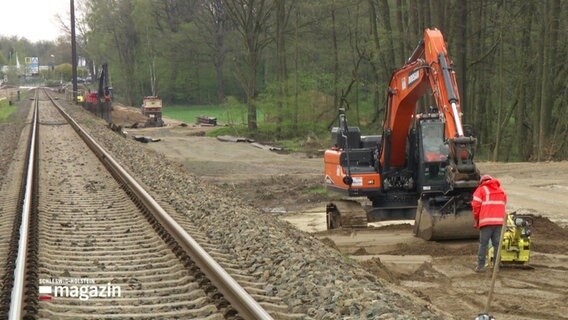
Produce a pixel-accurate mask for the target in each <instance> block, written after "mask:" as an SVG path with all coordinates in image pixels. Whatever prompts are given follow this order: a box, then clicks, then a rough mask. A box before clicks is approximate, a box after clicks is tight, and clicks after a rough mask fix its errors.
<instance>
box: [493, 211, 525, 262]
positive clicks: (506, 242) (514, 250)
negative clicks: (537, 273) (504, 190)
mask: <svg viewBox="0 0 568 320" xmlns="http://www.w3.org/2000/svg"><path fill="white" fill-rule="evenodd" d="M532 223H533V220H532V217H531V216H527V215H520V214H516V213H515V212H513V213H508V214H507V226H506V228H505V232H504V234H503V243H502V245H501V263H502V264H503V265H504V266H507V265H524V264H526V263H527V262H528V261H529V255H530V244H531V226H532ZM493 250H494V248H493V247H491V248H489V250H488V252H487V260H486V261H488V263H489V264H492V263H493Z"/></svg>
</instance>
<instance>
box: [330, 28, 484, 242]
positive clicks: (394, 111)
mask: <svg viewBox="0 0 568 320" xmlns="http://www.w3.org/2000/svg"><path fill="white" fill-rule="evenodd" d="M429 92H431V95H432V98H433V100H434V102H435V104H436V106H435V107H426V106H420V103H419V102H421V101H422V102H423V100H424V99H422V98H423V97H424V96H426V94H427V93H429ZM461 112H462V111H461V106H460V99H459V93H458V87H457V83H456V78H455V73H454V71H453V70H452V69H451V63H450V59H449V58H448V53H447V49H446V46H445V43H444V39H443V36H442V34H441V32H440V31H439V30H437V29H426V30H425V32H424V39H423V40H422V41H420V43H419V44H418V46H417V48H416V49H415V50H414V52H413V53H412V55H411V57H410V58H409V59H408V61H407V63H406V64H405V65H404V66H403V67H402V68H400V69H398V70H396V71H395V72H394V73H393V75H392V77H391V80H390V83H389V88H388V97H387V105H386V109H385V119H384V122H383V129H382V135H376V136H361V133H360V131H359V128H357V127H349V126H348V125H347V120H346V118H345V114H344V112H343V111H342V110H340V115H339V126H338V127H335V128H333V129H332V140H333V143H334V144H335V145H334V147H332V148H331V149H329V150H327V151H326V152H325V155H324V162H325V181H326V186H327V188H328V189H329V190H333V191H338V192H340V193H341V194H342V195H344V196H347V198H343V199H339V200H336V201H332V202H331V203H329V204H328V205H327V227H328V229H333V228H338V227H341V226H349V227H364V226H366V225H367V222H373V221H380V220H396V219H415V228H414V231H415V233H416V235H418V236H420V237H422V238H424V239H426V240H435V239H462V238H475V237H477V236H478V231H477V230H476V229H475V228H473V215H472V212H471V211H472V209H471V205H470V203H471V199H472V194H473V191H474V190H475V188H476V187H477V185H478V181H479V171H478V169H477V168H476V166H475V164H474V162H473V156H474V153H473V149H474V146H475V144H476V139H475V138H474V137H472V136H471V132H468V131H467V130H466V131H464V128H463V125H462V122H461ZM354 197H364V198H367V199H368V200H369V201H370V203H371V205H370V206H367V208H363V207H362V206H361V203H360V202H359V201H356V200H355V198H354Z"/></svg>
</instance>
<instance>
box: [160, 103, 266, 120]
mask: <svg viewBox="0 0 568 320" xmlns="http://www.w3.org/2000/svg"><path fill="white" fill-rule="evenodd" d="M163 113H164V116H166V117H168V118H172V119H176V120H180V121H184V122H187V123H195V122H196V118H197V117H198V116H207V117H215V118H217V122H218V123H223V124H236V125H238V124H243V123H246V117H247V112H246V106H244V105H240V106H226V105H206V106H204V105H200V106H164V110H163ZM259 119H260V116H259Z"/></svg>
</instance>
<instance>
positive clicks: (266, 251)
mask: <svg viewBox="0 0 568 320" xmlns="http://www.w3.org/2000/svg"><path fill="white" fill-rule="evenodd" d="M62 103H63V102H62ZM67 110H68V112H69V113H70V114H71V115H72V116H73V117H74V118H75V119H76V120H77V121H78V122H79V123H80V124H81V126H83V127H84V128H85V129H86V130H87V131H88V132H90V134H91V135H92V136H93V137H94V138H95V139H96V140H97V141H98V142H99V143H100V144H101V145H102V146H103V147H104V148H105V149H106V150H107V151H109V152H110V153H111V154H112V155H113V156H114V157H115V159H116V160H118V161H119V162H120V163H121V164H122V165H123V166H125V167H127V168H128V169H129V170H130V172H131V173H132V174H133V175H134V176H135V178H136V179H138V180H139V181H141V182H142V183H143V184H145V185H146V186H148V187H149V188H150V189H151V190H152V193H153V194H154V195H155V197H156V198H157V200H158V201H159V202H167V203H168V204H169V205H170V206H172V207H174V208H175V209H176V210H177V212H176V213H173V214H174V218H176V219H186V220H188V221H191V222H192V223H193V224H195V225H197V226H200V228H202V230H203V232H204V233H205V234H207V235H208V236H209V237H210V238H211V239H212V240H213V241H215V242H217V243H221V246H222V247H224V248H225V249H227V250H230V251H232V252H234V253H235V254H237V255H238V256H239V257H241V258H242V261H243V262H244V265H245V266H246V267H247V268H248V270H249V271H250V272H251V274H255V275H257V276H258V277H259V278H261V279H262V280H264V281H265V282H266V283H267V285H266V287H265V291H266V293H267V294H269V295H274V296H278V297H280V298H282V299H283V300H284V301H285V302H287V303H288V305H289V306H290V310H289V311H290V312H293V313H304V314H307V315H309V316H310V317H313V318H316V319H449V318H451V317H449V316H448V315H444V314H443V313H441V312H440V311H437V310H434V309H433V307H432V306H431V305H430V304H428V303H427V302H425V301H423V300H420V299H418V298H417V297H415V296H412V295H410V294H408V293H407V292H406V291H404V290H403V289H400V288H398V287H395V286H394V285H392V284H389V283H387V282H385V281H382V280H378V279H377V278H375V277H374V276H372V275H371V274H370V273H368V272H367V271H365V270H364V269H363V268H362V267H361V266H360V265H359V264H358V263H357V262H355V261H353V260H350V259H349V258H348V257H346V256H343V255H341V254H340V253H338V252H337V251H334V250H333V249H331V248H329V247H327V246H326V245H324V244H323V243H321V242H320V241H318V240H317V239H316V238H314V237H312V236H311V235H309V234H307V233H304V232H302V231H299V230H297V229H296V228H295V227H293V226H292V225H291V224H289V223H287V222H283V221H280V220H278V219H277V218H276V217H274V216H273V215H270V214H266V213H263V212H262V211H261V210H260V209H257V208H254V207H251V206H249V205H247V204H245V201H243V200H241V199H239V198H237V197H236V196H234V195H232V194H231V193H230V192H229V191H226V190H224V189H221V188H218V187H216V186H213V185H208V184H206V183H204V182H202V181H201V180H200V179H199V178H198V177H196V176H193V175H191V174H189V173H188V172H187V171H186V170H185V169H184V168H183V166H182V165H180V164H177V163H174V162H172V161H169V160H167V159H166V158H165V157H164V156H162V155H160V154H157V153H155V152H152V151H148V150H146V149H143V148H141V145H140V143H139V142H135V141H134V140H130V139H125V138H123V137H122V136H120V135H119V134H117V133H115V132H112V131H111V130H108V129H106V128H105V127H104V126H105V123H104V122H103V121H102V120H99V119H95V118H94V117H93V116H91V115H90V114H88V113H87V112H86V111H83V110H82V109H80V108H79V107H77V106H69V107H67ZM190 147H191V146H188V148H190Z"/></svg>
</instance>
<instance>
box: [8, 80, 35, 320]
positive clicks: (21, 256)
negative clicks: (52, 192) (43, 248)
mask: <svg viewBox="0 0 568 320" xmlns="http://www.w3.org/2000/svg"><path fill="white" fill-rule="evenodd" d="M38 97H39V90H38V91H36V94H35V101H34V115H33V120H32V130H31V136H30V140H29V141H30V142H29V143H30V145H29V152H28V159H27V160H28V165H27V169H26V176H25V181H26V182H25V192H24V199H23V204H22V221H21V223H20V238H19V240H18V255H17V258H16V264H15V267H14V283H13V287H12V295H11V299H10V309H9V310H10V311H9V312H8V319H10V320H20V319H21V318H22V310H23V306H22V305H23V301H24V282H25V272H26V258H27V255H28V231H29V224H30V215H31V210H32V196H33V194H32V192H33V181H34V167H35V161H36V157H35V153H36V140H37V139H36V138H37V127H38V125H37V123H38V120H37V118H38V106H39V102H38Z"/></svg>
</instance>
